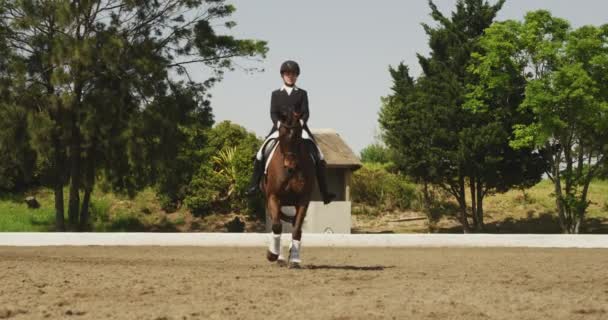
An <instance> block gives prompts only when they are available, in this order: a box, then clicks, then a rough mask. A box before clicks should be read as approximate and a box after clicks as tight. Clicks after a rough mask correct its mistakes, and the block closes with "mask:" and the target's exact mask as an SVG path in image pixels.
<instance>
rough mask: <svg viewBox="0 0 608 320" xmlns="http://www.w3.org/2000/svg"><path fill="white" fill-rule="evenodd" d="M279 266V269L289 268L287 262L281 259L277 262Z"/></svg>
mask: <svg viewBox="0 0 608 320" xmlns="http://www.w3.org/2000/svg"><path fill="white" fill-rule="evenodd" d="M277 265H278V266H279V267H287V261H285V260H284V259H279V260H277Z"/></svg>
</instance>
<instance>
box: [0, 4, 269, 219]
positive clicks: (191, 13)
mask: <svg viewBox="0 0 608 320" xmlns="http://www.w3.org/2000/svg"><path fill="white" fill-rule="evenodd" d="M234 10H235V8H234V7H233V6H232V5H229V4H226V3H225V1H223V0H219V1H218V0H195V1H190V0H168V1H162V2H158V1H147V0H146V1H139V2H133V1H126V0H97V1H85V2H71V1H66V0H61V1H43V2H39V1H13V0H1V1H0V21H1V22H0V29H1V30H2V31H3V33H2V35H1V36H0V37H1V38H2V41H0V43H6V46H7V48H9V49H11V50H12V52H14V57H12V59H11V61H10V63H9V69H10V70H11V72H12V74H13V75H14V77H15V78H16V79H22V85H21V86H16V87H15V88H19V90H22V92H20V93H19V94H18V95H16V96H19V97H22V98H20V99H19V101H17V103H16V104H17V105H18V106H19V107H20V108H24V109H26V110H27V112H28V114H29V118H30V120H29V126H28V130H29V132H30V134H31V136H32V138H31V141H32V143H31V145H32V147H33V149H34V150H35V151H36V154H37V156H38V158H39V160H38V161H39V162H40V163H45V164H46V168H47V171H48V172H50V174H49V176H50V179H49V180H50V184H51V185H52V186H53V189H54V192H55V204H56V205H55V208H56V212H57V215H56V216H57V229H60V230H61V229H63V222H62V220H63V214H64V213H63V186H64V185H65V184H66V183H68V182H69V186H70V189H69V202H68V203H69V204H68V222H69V226H70V228H75V227H76V226H78V225H79V226H80V228H85V227H86V225H87V223H88V206H89V201H90V195H91V192H92V189H93V186H94V184H95V181H96V178H97V176H98V175H99V174H100V173H103V174H104V175H105V176H107V177H108V178H109V179H110V180H111V181H112V182H113V184H114V185H116V186H122V187H125V188H131V189H133V188H138V187H139V186H141V185H144V184H150V183H158V181H159V180H160V185H165V186H166V185H175V183H174V181H183V180H182V178H183V175H181V174H180V173H183V172H186V173H185V175H187V171H188V170H184V171H179V172H174V171H173V170H172V169H171V166H170V165H169V163H171V162H173V160H174V158H175V157H176V156H178V157H179V155H183V154H184V152H185V151H184V150H183V148H184V145H185V143H188V139H189V138H188V137H190V136H189V135H188V134H185V133H184V132H186V131H187V127H188V124H191V123H192V122H193V121H196V120H197V119H198V120H200V119H205V120H203V121H204V122H203V123H204V124H207V125H208V126H210V125H211V123H212V118H211V116H210V109H209V104H208V101H206V99H205V97H206V90H207V89H209V88H210V87H211V86H212V85H213V84H214V83H215V82H216V81H218V80H220V79H221V77H222V74H223V72H224V71H225V70H231V69H232V60H233V59H234V58H238V57H259V56H261V57H264V56H265V53H266V51H267V47H266V43H265V42H264V41H255V40H239V39H235V38H233V37H231V36H224V35H218V34H216V33H215V30H214V25H215V24H216V23H217V22H219V21H225V19H226V18H228V17H229V16H230V15H231V14H232V13H233V12H234ZM224 25H225V26H226V27H228V28H230V27H232V26H234V25H235V23H234V22H232V21H225V23H224ZM216 28H217V27H216ZM194 63H197V64H200V65H202V66H205V67H206V68H208V70H210V72H211V74H210V78H209V80H207V81H205V82H204V83H202V84H197V83H194V82H192V81H191V80H190V77H189V75H188V71H187V69H186V66H187V65H190V64H194ZM180 79H181V80H180ZM184 102H185V103H184ZM152 124H159V126H158V127H154V128H153V127H152V126H151V125H152ZM165 129H166V130H165ZM148 134H149V135H148ZM190 142H191V141H190ZM159 151H162V152H159ZM165 151H166V152H165ZM178 162H182V163H183V159H178ZM128 172H137V174H136V175H134V174H125V173H128ZM175 176H177V177H178V178H177V179H175V180H173V179H172V178H173V177H175ZM80 192H83V198H82V201H81V199H80Z"/></svg>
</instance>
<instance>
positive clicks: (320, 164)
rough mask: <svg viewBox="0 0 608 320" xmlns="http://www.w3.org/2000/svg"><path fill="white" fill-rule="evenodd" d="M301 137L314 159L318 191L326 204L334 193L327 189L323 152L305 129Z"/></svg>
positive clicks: (334, 196)
mask: <svg viewBox="0 0 608 320" xmlns="http://www.w3.org/2000/svg"><path fill="white" fill-rule="evenodd" d="M302 138H304V141H306V142H307V145H308V149H309V150H310V153H311V154H312V156H313V158H314V160H315V164H316V174H317V183H318V184H319V191H321V196H322V197H323V203H324V204H328V203H330V202H331V201H332V200H333V199H334V198H336V195H335V194H333V193H331V192H329V191H328V190H327V177H326V175H325V166H326V162H325V158H324V156H323V152H321V149H320V148H319V146H318V145H317V144H316V142H315V141H314V140H313V139H311V137H310V136H308V134H307V133H306V131H303V132H302Z"/></svg>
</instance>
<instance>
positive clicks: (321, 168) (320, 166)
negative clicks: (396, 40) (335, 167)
mask: <svg viewBox="0 0 608 320" xmlns="http://www.w3.org/2000/svg"><path fill="white" fill-rule="evenodd" d="M325 165H326V163H325V160H319V161H317V182H318V184H319V191H321V196H322V197H323V203H324V204H328V203H330V202H331V201H332V200H334V198H336V195H335V194H333V193H330V192H329V191H327V178H326V176H325Z"/></svg>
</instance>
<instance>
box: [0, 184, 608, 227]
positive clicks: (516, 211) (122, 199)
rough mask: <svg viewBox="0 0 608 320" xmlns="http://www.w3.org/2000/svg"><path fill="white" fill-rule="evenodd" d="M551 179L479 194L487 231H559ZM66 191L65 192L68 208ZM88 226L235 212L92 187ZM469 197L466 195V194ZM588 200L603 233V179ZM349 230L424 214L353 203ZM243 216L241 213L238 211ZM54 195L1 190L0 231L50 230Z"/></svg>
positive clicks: (442, 202) (186, 222) (223, 218)
mask: <svg viewBox="0 0 608 320" xmlns="http://www.w3.org/2000/svg"><path fill="white" fill-rule="evenodd" d="M552 188H553V186H552V184H551V182H550V181H547V180H545V181H541V182H540V183H539V184H537V185H536V186H534V187H532V188H530V189H528V190H526V196H525V197H524V193H523V192H522V191H521V190H511V191H509V192H506V193H503V194H494V195H489V196H487V197H486V198H485V199H484V210H485V214H484V219H485V223H486V226H487V231H488V232H497V233H559V232H560V229H559V224H558V221H557V215H556V213H555V199H554V198H553V197H552V196H551V193H552ZM67 192H68V190H67V189H66V190H65V191H64V194H65V195H66V196H65V198H66V200H65V202H66V203H65V207H66V208H67ZM29 195H34V196H35V197H36V199H37V200H38V202H39V203H40V208H39V209H29V208H28V207H27V205H26V204H25V202H24V199H25V197H27V196H29ZM91 199H92V200H91V201H92V202H91V207H90V210H91V229H92V231H97V232H105V231H131V232H133V231H161V232H165V231H226V228H225V225H226V223H227V222H229V221H230V220H232V219H234V218H235V217H236V216H239V215H238V214H230V215H219V214H218V215H209V216H206V217H194V216H193V215H192V214H190V212H189V211H187V210H186V209H184V208H181V209H180V210H178V211H177V212H174V213H166V212H164V211H163V210H162V209H161V206H160V203H159V201H158V199H157V198H156V194H155V192H154V190H152V189H145V190H143V191H141V192H140V193H138V194H137V195H136V196H135V197H134V198H129V197H127V196H123V195H118V194H114V193H104V192H101V191H100V190H95V191H94V192H93V195H92V197H91ZM467 200H468V199H467ZM589 200H590V201H591V204H590V206H589V208H588V210H587V219H586V225H585V227H586V230H585V232H589V233H608V181H594V182H593V183H592V185H591V187H590V189H589ZM437 210H438V211H440V212H439V214H438V216H440V219H439V220H438V221H437V223H436V225H435V226H434V228H435V230H436V231H437V232H460V224H459V222H458V221H457V212H458V206H457V205H456V204H455V202H454V201H453V199H451V198H449V197H447V196H445V195H444V196H443V197H441V198H440V199H438V205H437ZM352 212H353V231H354V232H394V233H411V232H427V231H428V223H427V221H426V220H425V219H419V218H420V217H424V216H425V215H424V214H423V213H422V211H420V210H419V209H418V208H416V207H415V208H414V209H412V210H409V211H406V212H383V211H382V210H379V209H378V208H374V207H369V206H362V205H358V204H353V208H352ZM240 217H241V218H242V219H244V220H245V219H246V217H243V216H240ZM54 219H55V213H54V197H53V193H52V190H49V189H44V188H41V189H36V190H31V191H29V192H26V193H23V194H0V231H5V232H21V231H53V230H54ZM262 225H263V222H259V221H251V220H247V227H246V229H247V230H248V231H263V229H264V228H263V226H262Z"/></svg>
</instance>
